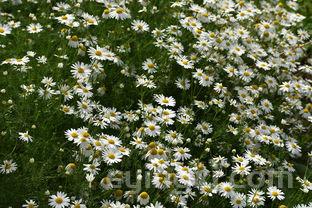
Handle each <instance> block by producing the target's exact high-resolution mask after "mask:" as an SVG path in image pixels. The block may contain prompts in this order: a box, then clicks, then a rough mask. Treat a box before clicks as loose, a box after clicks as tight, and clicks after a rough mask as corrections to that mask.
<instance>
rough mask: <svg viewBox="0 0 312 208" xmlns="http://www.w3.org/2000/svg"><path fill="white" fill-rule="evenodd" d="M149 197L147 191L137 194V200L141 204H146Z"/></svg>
mask: <svg viewBox="0 0 312 208" xmlns="http://www.w3.org/2000/svg"><path fill="white" fill-rule="evenodd" d="M149 199H150V196H149V195H148V193H147V192H145V191H143V192H141V193H140V194H139V196H138V198H137V201H138V202H139V203H140V204H141V205H146V204H148V202H149Z"/></svg>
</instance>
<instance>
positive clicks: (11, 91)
mask: <svg viewBox="0 0 312 208" xmlns="http://www.w3.org/2000/svg"><path fill="white" fill-rule="evenodd" d="M154 2H155V4H158V5H159V8H169V6H168V4H169V1H167V0H154ZM298 2H300V13H302V14H303V15H305V16H306V17H307V18H306V19H305V20H304V22H303V25H302V27H303V28H304V29H305V30H307V31H309V32H310V33H312V1H311V0H301V1H299V0H298ZM83 6H84V9H85V10H87V11H92V13H95V14H101V12H102V9H101V8H98V7H95V6H94V4H92V5H91V4H88V3H86V4H84V5H83ZM50 8H51V6H47V5H46V3H45V2H44V1H39V3H38V4H21V5H19V6H11V5H9V4H6V3H0V9H1V10H2V11H5V12H7V13H13V14H14V15H15V16H16V17H27V16H28V14H29V13H34V14H36V15H37V16H38V17H39V16H40V13H41V12H45V13H46V14H50V13H51V12H52V11H51V10H50ZM130 9H131V8H130ZM167 12H168V11H165V10H164V11H161V12H160V13H158V14H157V15H156V16H155V15H154V16H143V17H142V19H143V20H146V21H147V22H149V23H150V24H151V27H154V26H156V25H153V23H154V24H158V23H159V22H162V24H172V22H168V21H170V20H167V19H166V18H165V17H166V13H167ZM152 19H156V20H157V21H153V20H152ZM20 21H22V24H23V25H25V24H29V23H31V20H30V19H29V18H28V19H27V18H25V19H21V20H20ZM38 21H39V22H40V23H41V24H42V25H47V24H52V25H51V26H52V28H53V31H54V32H53V31H49V30H44V31H43V32H42V33H41V34H40V35H37V34H35V35H32V34H28V33H27V32H21V31H20V30H15V32H14V33H13V34H12V35H10V36H8V38H5V39H3V38H0V44H6V45H7V48H4V49H0V60H1V61H2V60H3V59H5V58H8V57H18V56H23V55H24V54H25V53H26V51H28V50H32V51H35V52H36V53H37V54H40V55H45V56H46V57H48V59H49V61H48V63H47V64H45V65H40V66H36V65H34V66H33V69H31V70H29V71H28V72H27V73H25V74H22V75H21V72H16V71H13V70H12V69H10V68H7V65H0V72H1V73H2V72H3V71H8V72H9V73H8V75H7V76H3V75H0V89H2V88H5V89H6V90H7V93H6V94H1V95H0V100H1V102H2V101H5V100H8V99H11V100H13V105H12V106H11V107H9V105H8V104H3V103H0V131H5V132H6V134H5V135H0V161H3V160H4V159H11V158H14V161H16V163H17V164H18V171H16V172H15V173H13V174H9V175H0V207H1V208H2V207H8V206H12V207H19V206H20V205H21V204H22V203H23V202H24V200H26V199H30V198H32V199H35V200H36V201H38V202H39V204H40V207H46V206H47V196H45V195H44V192H45V191H46V190H50V191H51V193H55V192H56V191H57V190H63V191H64V192H66V193H68V194H70V195H71V196H72V195H76V196H84V199H85V200H89V204H88V205H89V207H98V201H100V200H101V199H105V197H107V196H104V195H103V194H102V193H100V192H97V191H95V190H89V188H88V185H87V183H86V182H85V180H84V176H83V175H79V174H74V175H73V176H71V177H66V176H65V175H64V171H60V170H62V166H59V165H63V167H64V166H66V164H68V163H69V162H73V158H71V157H68V155H71V151H70V150H71V149H72V148H73V145H72V144H68V143H67V142H66V139H65V137H64V131H65V130H67V129H69V128H75V127H77V128H78V127H80V126H82V125H83V124H82V122H81V121H80V120H79V119H75V118H73V117H69V116H65V115H64V114H63V113H62V112H61V111H59V110H58V108H59V106H60V104H61V103H62V101H61V100H56V99H52V100H49V101H43V100H41V99H38V98H37V95H36V94H34V95H31V96H29V97H26V98H22V97H21V96H20V93H21V89H20V85H22V84H36V85H38V86H39V85H40V81H41V79H42V78H43V76H51V77H53V78H54V79H55V81H57V82H60V83H62V80H63V79H67V78H68V77H69V71H68V70H65V69H59V68H57V63H59V62H60V61H61V60H60V59H59V58H57V57H55V56H54V54H55V53H56V54H58V55H65V54H67V55H68V56H69V60H67V61H65V62H64V61H63V63H64V65H65V67H64V68H69V66H70V65H71V64H72V63H73V62H72V61H70V60H75V56H76V53H75V52H73V51H70V50H68V51H67V47H66V45H67V41H66V40H65V38H63V39H61V38H60V37H58V36H56V34H57V33H56V31H57V30H60V29H61V28H60V26H59V25H57V24H56V22H55V21H52V20H50V21H48V20H47V19H45V18H42V19H38ZM157 26H159V25H157ZM113 29H114V32H111V33H110V32H109V31H112V30H113ZM51 30H52V29H51ZM82 32H83V33H85V32H88V33H89V34H90V35H91V34H103V37H102V38H101V39H100V40H99V42H100V43H103V45H105V42H106V41H107V42H109V45H111V46H114V44H115V45H118V44H119V43H120V42H121V41H123V42H124V40H128V44H129V47H133V46H132V43H133V42H134V41H135V42H136V48H132V52H131V59H129V60H132V61H133V60H135V61H136V62H133V63H130V64H129V65H131V64H132V65H133V66H134V67H135V65H140V63H142V61H144V58H145V57H146V56H147V55H152V54H153V53H154V52H155V51H154V48H153V46H152V44H146V43H152V39H151V38H150V37H144V36H142V37H141V38H140V39H139V40H138V38H137V37H131V36H130V33H127V32H126V31H125V29H124V28H120V29H116V25H115V22H114V21H108V22H105V23H103V22H102V23H101V24H100V25H99V26H98V27H96V29H90V30H89V31H77V34H78V35H79V33H82ZM104 34H108V35H107V36H104ZM8 40H9V41H8ZM58 48H63V50H60V51H59V50H58ZM309 50H310V52H309V54H312V53H311V46H310V49H309ZM142 51H144V52H146V51H147V52H148V53H150V54H145V55H144V56H141V55H142V54H141V53H142ZM126 60H127V59H126ZM167 60H168V59H167V57H166V55H165V53H164V57H163V59H162V60H158V62H159V63H161V65H163V66H167V65H169V63H167ZM104 67H105V66H104ZM170 67H174V66H170ZM168 69H169V67H168ZM113 71H114V70H113V69H112V70H108V71H107V77H108V79H106V80H105V85H106V87H107V89H108V93H107V94H106V96H104V97H103V99H102V100H101V101H102V102H103V104H104V105H105V104H108V105H110V106H115V107H117V108H118V109H119V110H123V109H125V108H130V107H131V105H134V104H135V103H134V102H135V101H136V100H138V99H140V98H141V97H143V95H142V94H140V93H134V92H136V90H134V89H135V86H132V88H127V89H123V90H121V89H120V88H118V87H116V86H118V85H119V84H120V83H125V82H127V80H126V79H125V78H123V77H120V76H119V75H118V74H117V73H113ZM170 73H172V72H169V73H168V75H169V76H170ZM99 84H100V83H99ZM167 86H168V85H167ZM171 89H172V88H171V87H170V85H169V87H168V88H164V89H161V90H163V92H166V91H170V94H174V93H173V92H172V91H171ZM179 96H180V97H181V99H180V100H183V95H178V93H177V96H176V97H179ZM120 97H123V98H125V97H128V98H129V99H128V100H127V99H119V98H120ZM184 102H188V101H187V100H184ZM32 125H36V129H32V128H31V126H32ZM26 130H29V131H30V134H31V135H32V136H33V137H34V141H33V142H32V143H29V144H27V145H25V144H24V143H20V142H18V141H17V138H18V134H17V133H18V132H21V131H26ZM220 130H221V131H222V128H221V129H220ZM305 137H306V139H307V141H308V142H309V141H310V142H311V134H310V135H305ZM60 148H61V149H62V151H60ZM30 158H34V160H35V162H34V163H33V164H31V163H30V162H29V159H30ZM297 166H298V167H299V171H301V172H303V173H306V174H307V177H309V178H310V179H311V176H312V174H311V171H308V170H307V168H306V164H300V161H299V162H298V164H297ZM79 168H80V169H81V168H82V167H81V166H80V167H79ZM81 172H82V171H81ZM77 173H79V171H77ZM60 185H61V186H62V187H60ZM288 192H289V193H286V195H288V196H290V197H288V198H287V201H285V204H286V205H287V206H289V207H291V206H293V205H294V204H297V203H300V202H302V203H304V202H310V201H312V196H309V195H304V194H302V192H298V191H293V190H291V189H290V190H288ZM85 197H89V198H85ZM210 206H211V207H225V206H224V205H223V201H222V200H221V199H220V200H219V201H218V200H216V201H214V202H211V205H210ZM277 206H278V204H272V207H277ZM194 207H195V205H194ZM199 207H200V206H199Z"/></svg>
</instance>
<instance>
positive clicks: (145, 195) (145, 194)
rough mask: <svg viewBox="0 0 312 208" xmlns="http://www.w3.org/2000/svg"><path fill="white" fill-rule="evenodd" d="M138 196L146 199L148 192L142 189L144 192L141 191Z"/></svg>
mask: <svg viewBox="0 0 312 208" xmlns="http://www.w3.org/2000/svg"><path fill="white" fill-rule="evenodd" d="M140 197H141V198H142V199H147V198H148V193H146V192H145V191H144V192H142V193H141V194H140Z"/></svg>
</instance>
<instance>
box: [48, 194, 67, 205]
mask: <svg viewBox="0 0 312 208" xmlns="http://www.w3.org/2000/svg"><path fill="white" fill-rule="evenodd" d="M69 202H70V200H69V198H68V197H67V195H66V194H65V193H64V192H59V191H58V192H57V193H56V195H51V196H50V198H49V205H50V206H51V207H53V208H64V207H67V206H69Z"/></svg>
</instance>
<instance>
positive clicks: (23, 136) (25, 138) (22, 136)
mask: <svg viewBox="0 0 312 208" xmlns="http://www.w3.org/2000/svg"><path fill="white" fill-rule="evenodd" d="M18 134H19V137H18V138H19V139H20V140H22V141H24V142H32V136H30V135H29V134H28V131H26V132H24V133H23V132H19V133H18Z"/></svg>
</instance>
